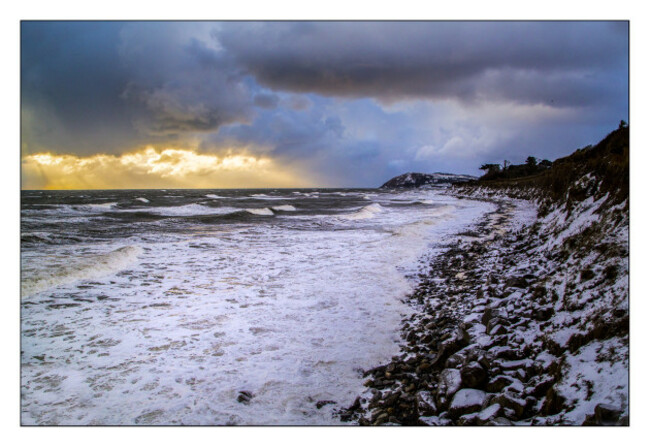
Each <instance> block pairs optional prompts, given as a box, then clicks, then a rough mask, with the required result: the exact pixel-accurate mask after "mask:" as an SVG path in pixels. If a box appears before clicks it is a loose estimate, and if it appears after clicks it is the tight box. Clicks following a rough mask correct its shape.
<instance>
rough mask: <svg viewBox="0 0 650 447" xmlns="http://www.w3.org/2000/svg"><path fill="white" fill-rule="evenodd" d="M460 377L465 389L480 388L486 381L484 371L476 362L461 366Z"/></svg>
mask: <svg viewBox="0 0 650 447" xmlns="http://www.w3.org/2000/svg"><path fill="white" fill-rule="evenodd" d="M460 376H461V379H462V383H463V386H465V387H467V388H481V387H482V386H483V385H484V384H485V381H486V379H487V373H486V372H485V369H484V368H483V367H482V366H481V365H480V364H479V363H478V362H476V361H474V362H470V363H468V364H467V365H465V366H463V367H462V368H461V370H460Z"/></svg>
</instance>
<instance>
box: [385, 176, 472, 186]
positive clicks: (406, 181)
mask: <svg viewBox="0 0 650 447" xmlns="http://www.w3.org/2000/svg"><path fill="white" fill-rule="evenodd" d="M470 180H476V177H472V176H471V175H462V174H444V173H441V172H436V173H433V174H421V173H419V172H408V173H406V174H402V175H398V176H397V177H393V178H392V179H390V180H388V181H387V182H386V183H384V184H383V185H381V187H382V188H389V189H397V188H418V187H420V186H427V185H428V186H447V185H451V184H454V183H463V182H468V181H470Z"/></svg>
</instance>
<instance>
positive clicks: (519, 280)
mask: <svg viewBox="0 0 650 447" xmlns="http://www.w3.org/2000/svg"><path fill="white" fill-rule="evenodd" d="M506 287H514V288H517V289H525V288H526V287H528V281H527V280H526V278H524V277H522V276H511V277H510V278H508V279H507V280H506Z"/></svg>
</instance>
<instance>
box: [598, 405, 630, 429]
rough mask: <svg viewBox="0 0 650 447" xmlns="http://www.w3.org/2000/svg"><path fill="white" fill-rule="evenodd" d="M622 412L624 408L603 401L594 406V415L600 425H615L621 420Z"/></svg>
mask: <svg viewBox="0 0 650 447" xmlns="http://www.w3.org/2000/svg"><path fill="white" fill-rule="evenodd" d="M622 414H623V410H621V409H620V408H617V407H614V406H613V405H608V404H602V403H601V404H598V405H596V408H594V416H595V417H596V422H597V423H598V425H614V424H616V423H617V422H618V421H619V419H620V418H621V415H622Z"/></svg>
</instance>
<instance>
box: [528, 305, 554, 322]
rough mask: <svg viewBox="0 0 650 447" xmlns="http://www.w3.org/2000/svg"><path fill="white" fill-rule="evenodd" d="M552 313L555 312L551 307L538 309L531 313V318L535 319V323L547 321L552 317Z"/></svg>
mask: <svg viewBox="0 0 650 447" xmlns="http://www.w3.org/2000/svg"><path fill="white" fill-rule="evenodd" d="M554 313H555V310H554V309H553V308H552V307H551V306H546V307H540V308H539V309H537V310H536V311H535V312H534V313H533V318H535V319H536V320H537V321H547V320H549V319H550V318H551V317H552V316H553V314H554Z"/></svg>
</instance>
